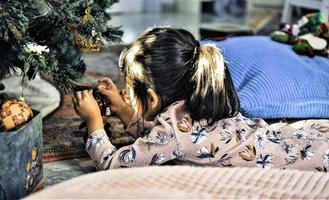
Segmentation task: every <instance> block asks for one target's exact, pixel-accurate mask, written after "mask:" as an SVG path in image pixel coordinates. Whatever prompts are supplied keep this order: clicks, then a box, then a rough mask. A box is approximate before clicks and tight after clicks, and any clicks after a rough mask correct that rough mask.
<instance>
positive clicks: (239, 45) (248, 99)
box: [216, 36, 329, 119]
mask: <svg viewBox="0 0 329 200" xmlns="http://www.w3.org/2000/svg"><path fill="white" fill-rule="evenodd" d="M216 45H217V46H218V47H220V48H221V49H222V52H223V54H224V57H225V58H226V60H227V61H228V62H229V64H228V66H229V70H230V72H231V75H232V79H233V82H234V85H235V87H236V89H237V91H238V96H239V98H240V102H241V113H242V114H244V115H245V116H248V117H260V118H264V119H275V118H329V59H328V58H324V57H319V56H316V57H314V58H309V57H307V56H300V55H298V54H296V53H295V52H294V51H293V50H292V47H291V46H290V45H286V44H281V43H277V42H274V41H272V40H271V39H270V38H269V37H266V36H247V37H235V38H229V39H227V40H225V41H221V42H216Z"/></svg>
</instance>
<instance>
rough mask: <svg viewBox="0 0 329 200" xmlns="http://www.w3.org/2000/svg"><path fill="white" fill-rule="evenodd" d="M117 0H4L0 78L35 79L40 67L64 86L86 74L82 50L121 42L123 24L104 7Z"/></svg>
mask: <svg viewBox="0 0 329 200" xmlns="http://www.w3.org/2000/svg"><path fill="white" fill-rule="evenodd" d="M115 2H117V0H0V79H2V78H3V77H4V76H6V75H8V74H13V73H20V74H19V75H22V76H23V80H31V79H33V78H34V77H35V75H36V73H38V72H41V73H43V74H48V75H50V76H51V77H52V79H53V81H54V82H55V83H56V85H57V86H58V88H60V89H62V90H63V91H64V92H70V91H71V89H72V80H77V79H79V78H81V77H82V75H83V73H84V71H85V69H86V65H85V63H84V61H83V60H82V59H81V52H85V51H100V50H101V49H102V48H105V47H107V46H108V44H109V42H118V41H120V38H121V36H122V31H121V30H120V27H113V26H108V25H107V24H106V21H107V20H108V19H110V16H109V15H108V14H107V13H105V8H108V7H109V6H111V5H112V4H113V3H115Z"/></svg>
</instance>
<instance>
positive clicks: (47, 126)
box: [43, 53, 133, 163]
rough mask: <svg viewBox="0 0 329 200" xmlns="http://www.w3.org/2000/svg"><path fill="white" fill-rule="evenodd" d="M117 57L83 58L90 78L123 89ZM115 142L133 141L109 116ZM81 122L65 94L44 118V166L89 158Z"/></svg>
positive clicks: (127, 142) (103, 54) (126, 142)
mask: <svg viewBox="0 0 329 200" xmlns="http://www.w3.org/2000/svg"><path fill="white" fill-rule="evenodd" d="M117 59H118V54H115V53H111V54H109V53H99V54H87V55H84V60H85V62H86V64H87V66H88V67H87V69H88V71H87V72H86V74H85V76H86V77H87V78H89V79H95V80H97V79H99V78H100V77H110V78H112V80H113V81H114V82H115V83H117V84H118V85H119V87H120V86H122V83H123V82H122V77H121V76H120V73H119V69H118V68H117V66H118V65H117ZM108 121H109V122H110V124H111V127H112V128H111V130H112V139H111V141H112V143H113V144H114V145H116V146H118V147H120V146H123V145H127V144H130V143H132V142H133V138H132V137H130V136H129V135H126V134H124V129H123V124H122V123H121V121H120V120H119V119H118V118H116V117H109V119H108ZM81 123H82V120H81V119H80V118H79V116H77V115H76V114H75V111H74V108H73V103H72V95H62V98H61V105H60V106H59V108H58V109H57V110H56V111H54V112H53V113H52V114H51V115H50V116H48V117H47V118H46V119H44V122H43V133H44V163H47V162H53V161H58V160H65V159H71V158H79V157H86V156H87V154H86V152H85V150H84V142H83V139H82V137H83V135H84V133H85V129H79V125H80V124H81Z"/></svg>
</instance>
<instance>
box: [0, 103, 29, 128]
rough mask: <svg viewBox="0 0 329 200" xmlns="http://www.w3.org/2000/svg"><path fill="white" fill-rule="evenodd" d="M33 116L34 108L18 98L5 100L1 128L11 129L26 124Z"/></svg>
mask: <svg viewBox="0 0 329 200" xmlns="http://www.w3.org/2000/svg"><path fill="white" fill-rule="evenodd" d="M32 117H33V112H32V109H31V108H30V107H29V106H28V105H27V104H26V103H25V102H24V101H21V100H18V99H11V100H7V101H5V102H4V103H3V104H2V106H1V109H0V130H1V131H9V130H11V129H14V128H17V127H18V126H20V125H23V124H25V123H26V122H27V121H28V120H29V119H31V118H32Z"/></svg>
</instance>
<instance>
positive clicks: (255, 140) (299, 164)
mask: <svg viewBox="0 0 329 200" xmlns="http://www.w3.org/2000/svg"><path fill="white" fill-rule="evenodd" d="M126 131H127V133H129V134H131V135H133V136H134V137H136V141H135V142H134V143H133V144H132V145H129V146H125V147H122V148H120V149H117V148H116V147H114V146H113V145H112V144H111V142H110V140H109V138H108V137H107V135H106V133H105V131H104V130H103V129H99V130H96V131H94V132H93V133H91V134H90V136H89V138H88V140H87V143H86V151H87V152H88V153H89V155H90V157H91V158H92V160H93V161H94V162H95V163H96V167H97V169H99V170H106V169H112V168H119V167H141V166H148V165H160V164H163V163H166V162H168V161H174V162H175V163H178V164H188V165H207V166H223V167H226V166H237V167H260V168H271V167H276V168H281V169H285V168H292V169H300V170H318V171H327V169H328V167H329V120H304V121H299V122H296V123H293V124H287V123H275V124H272V125H268V124H267V123H266V122H265V121H264V120H262V119H257V118H245V117H243V116H242V115H241V114H237V115H236V116H235V117H232V118H227V119H223V120H219V121H218V122H216V123H214V124H213V125H212V126H208V124H207V122H206V120H201V121H193V120H192V119H191V117H190V116H189V114H188V113H187V112H186V111H185V109H184V101H178V102H176V103H174V104H172V105H171V106H169V107H168V108H167V109H166V110H165V111H164V112H163V113H161V114H159V115H158V116H157V117H156V118H155V120H154V121H153V122H148V121H145V120H144V119H143V118H141V117H139V116H138V114H134V116H133V117H132V119H131V121H130V123H129V125H128V127H127V130H126Z"/></svg>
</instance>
